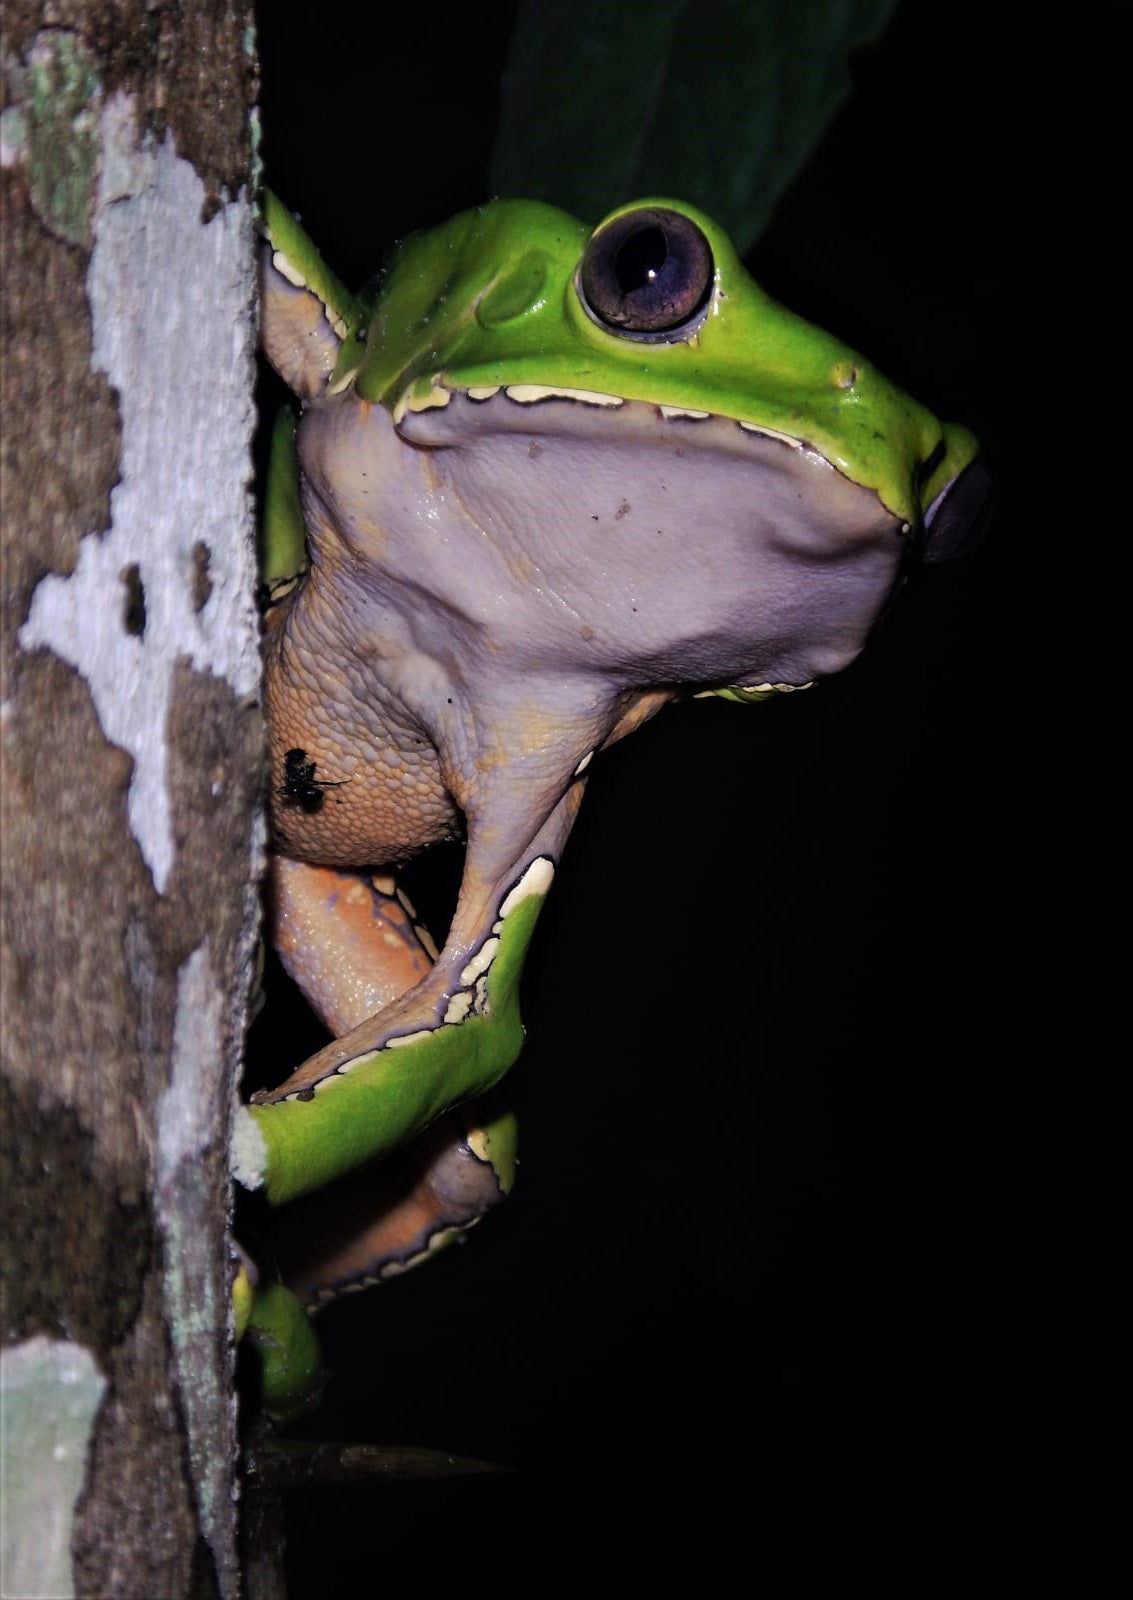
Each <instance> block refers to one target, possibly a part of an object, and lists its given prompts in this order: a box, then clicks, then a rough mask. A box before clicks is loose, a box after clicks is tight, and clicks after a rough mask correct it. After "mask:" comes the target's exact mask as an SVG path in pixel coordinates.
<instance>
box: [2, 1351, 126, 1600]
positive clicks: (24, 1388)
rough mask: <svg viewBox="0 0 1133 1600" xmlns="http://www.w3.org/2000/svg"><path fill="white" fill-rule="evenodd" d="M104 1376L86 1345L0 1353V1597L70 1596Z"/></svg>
mask: <svg viewBox="0 0 1133 1600" xmlns="http://www.w3.org/2000/svg"><path fill="white" fill-rule="evenodd" d="M105 1388H106V1379H105V1378H104V1377H103V1376H102V1374H101V1372H99V1370H98V1367H97V1366H96V1364H95V1360H94V1357H93V1355H92V1354H91V1352H90V1351H89V1350H87V1349H86V1348H85V1347H84V1346H83V1345H79V1344H70V1343H64V1342H63V1341H60V1340H54V1339H45V1338H43V1337H42V1336H38V1337H36V1338H34V1339H27V1340H25V1341H24V1343H22V1344H13V1345H9V1346H8V1347H7V1348H6V1349H5V1350H4V1351H3V1352H0V1412H2V1414H3V1418H4V1426H3V1428H2V1429H0V1501H2V1503H3V1507H4V1515H3V1518H2V1519H0V1594H4V1595H13V1596H14V1595H22V1596H29V1597H30V1596H37V1595H43V1596H47V1595H73V1594H74V1593H75V1577H74V1572H73V1569H72V1565H71V1537H72V1533H73V1531H74V1519H75V1507H76V1505H77V1503H78V1500H79V1497H80V1495H81V1494H82V1492H83V1485H84V1483H85V1481H86V1475H87V1454H88V1451H89V1448H90V1442H91V1437H92V1434H93V1432H94V1424H95V1418H96V1416H97V1415H98V1409H99V1406H100V1405H101V1404H102V1396H103V1392H104V1390H105Z"/></svg>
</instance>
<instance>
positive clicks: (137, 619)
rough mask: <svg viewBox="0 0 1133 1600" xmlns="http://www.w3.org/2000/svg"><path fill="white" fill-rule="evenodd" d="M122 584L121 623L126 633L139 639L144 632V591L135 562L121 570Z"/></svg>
mask: <svg viewBox="0 0 1133 1600" xmlns="http://www.w3.org/2000/svg"><path fill="white" fill-rule="evenodd" d="M122 583H123V584H124V586H125V589H126V603H125V606H124V607H123V609H122V621H123V623H124V625H125V628H126V632H127V633H132V634H133V635H134V636H135V638H138V639H140V638H141V637H142V635H143V634H144V633H145V631H146V591H145V588H144V587H143V585H142V574H141V569H140V568H139V566H138V564H137V562H136V561H135V562H133V563H132V565H130V566H128V567H123V568H122Z"/></svg>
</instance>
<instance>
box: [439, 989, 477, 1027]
mask: <svg viewBox="0 0 1133 1600" xmlns="http://www.w3.org/2000/svg"><path fill="white" fill-rule="evenodd" d="M471 1009H472V990H471V989H461V990H460V991H459V992H458V993H457V994H454V995H453V997H452V999H451V1000H450V1001H449V1003H448V1005H447V1006H446V1007H445V1021H446V1022H450V1023H452V1022H463V1021H464V1019H465V1017H466V1016H467V1015H468V1013H469V1012H470V1011H471Z"/></svg>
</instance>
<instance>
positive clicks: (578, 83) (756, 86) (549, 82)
mask: <svg viewBox="0 0 1133 1600" xmlns="http://www.w3.org/2000/svg"><path fill="white" fill-rule="evenodd" d="M895 3H896V0H808V4H806V5H799V4H798V3H797V0H653V3H652V4H649V5H643V6H637V5H632V6H631V5H624V6H623V5H611V4H610V3H609V0H569V3H568V0H524V3H523V4H522V5H521V6H520V10H519V15H518V19H517V22H516V30H515V35H514V37H513V41H512V48H511V54H510V58H509V61H508V66H507V69H506V72H505V74H504V81H503V94H502V103H501V114H500V126H499V133H498V135H497V139H496V148H495V154H494V157H493V162H492V185H493V188H494V189H495V191H496V192H497V193H498V194H508V195H517V196H524V197H529V198H533V199H539V200H549V201H551V202H553V203H554V204H556V205H561V206H564V207H565V208H566V209H567V210H569V211H573V212H575V213H577V214H578V215H579V216H581V217H584V218H586V219H588V220H589V221H597V220H598V218H599V217H601V216H603V215H604V214H605V213H606V212H607V211H609V210H610V209H611V208H612V207H613V206H615V205H618V204H620V203H621V202H622V201H625V200H632V199H636V198H639V197H642V198H644V197H646V196H650V195H673V196H677V197H679V198H681V199H684V200H689V201H692V202H693V203H694V204H696V205H701V206H703V207H704V209H705V210H706V211H708V212H710V213H711V214H712V215H713V216H714V217H715V218H716V219H717V220H718V221H719V222H721V223H722V224H723V225H724V226H725V227H726V228H727V229H728V230H729V232H730V233H731V234H732V237H733V239H734V241H735V243H736V245H737V247H738V248H739V249H740V250H741V251H744V250H746V249H748V247H749V246H750V245H751V244H752V243H753V242H754V240H755V239H756V238H757V237H758V235H759V234H760V232H761V231H762V229H763V228H764V226H765V225H766V223H767V220H768V218H769V216H770V213H771V210H772V207H773V206H774V204H775V202H776V200H777V199H778V198H779V196H780V195H781V194H782V193H783V191H784V190H785V189H786V187H787V185H788V184H789V183H790V181H791V179H792V178H793V177H794V175H795V173H796V172H798V170H799V168H800V167H801V166H802V164H803V163H804V161H805V160H806V158H807V156H808V155H809V154H810V152H811V151H812V150H813V149H814V147H815V145H816V144H817V143H818V141H819V139H820V138H821V137H822V134H823V133H824V131H825V129H826V127H827V125H828V123H829V121H830V119H831V118H832V117H833V115H834V113H835V112H836V111H837V109H838V107H839V105H840V104H841V103H842V101H843V100H844V99H845V97H846V95H847V93H848V92H849V87H850V80H849V75H848V72H847V68H846V59H847V56H848V55H849V53H850V52H851V51H852V50H854V49H855V48H857V47H858V46H859V45H862V44H864V43H867V42H868V41H869V40H871V39H874V38H876V37H877V36H878V34H879V33H880V32H881V31H882V29H883V28H884V26H885V24H886V22H887V21H888V19H889V16H890V14H891V13H892V11H893V9H894V6H895Z"/></svg>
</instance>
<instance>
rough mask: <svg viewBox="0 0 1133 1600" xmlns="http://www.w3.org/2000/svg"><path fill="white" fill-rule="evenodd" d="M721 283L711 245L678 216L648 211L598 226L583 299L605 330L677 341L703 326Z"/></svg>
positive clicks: (589, 249)
mask: <svg viewBox="0 0 1133 1600" xmlns="http://www.w3.org/2000/svg"><path fill="white" fill-rule="evenodd" d="M714 278H715V264H714V262H713V260H712V251H711V249H710V248H709V244H708V240H707V239H706V238H705V237H704V235H703V233H701V231H700V229H699V228H698V227H697V225H696V223H695V222H693V221H691V219H690V218H688V217H685V216H682V215H681V213H680V212H679V211H665V210H662V209H661V208H659V207H653V206H649V207H643V208H642V209H641V210H639V211H626V212H623V213H622V215H621V216H620V217H615V218H614V219H613V221H612V222H607V223H604V224H603V225H602V226H601V227H599V228H596V229H595V231H594V232H593V233H592V234H591V236H590V242H589V243H588V244H587V246H586V253H585V254H584V255H583V257H582V262H581V264H580V266H579V269H578V297H579V299H580V300H581V302H582V305H583V309H584V310H585V311H586V313H587V315H588V316H589V317H590V319H591V321H593V322H596V323H597V324H598V326H599V327H600V328H608V329H609V330H610V332H611V333H621V334H625V335H627V336H628V337H629V338H631V339H641V340H645V341H654V342H656V341H660V340H666V341H669V342H675V341H677V340H679V339H687V338H688V336H689V334H690V333H693V332H694V331H695V330H696V329H697V328H698V327H699V326H700V324H701V323H702V322H703V321H704V318H705V316H706V315H707V311H708V302H709V299H710V297H711V294H712V284H713V280H714Z"/></svg>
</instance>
